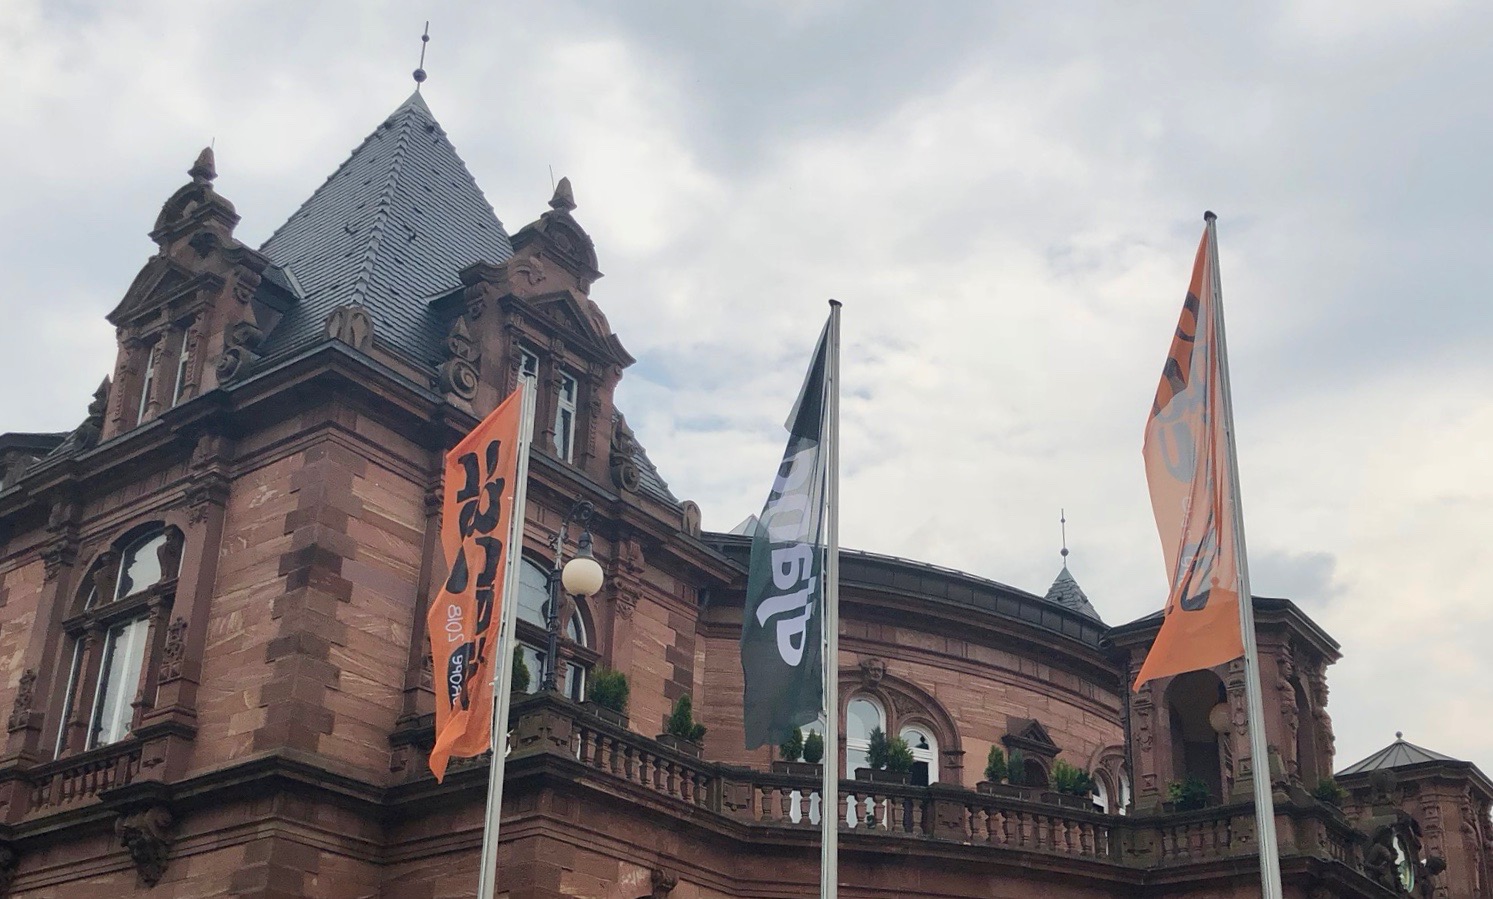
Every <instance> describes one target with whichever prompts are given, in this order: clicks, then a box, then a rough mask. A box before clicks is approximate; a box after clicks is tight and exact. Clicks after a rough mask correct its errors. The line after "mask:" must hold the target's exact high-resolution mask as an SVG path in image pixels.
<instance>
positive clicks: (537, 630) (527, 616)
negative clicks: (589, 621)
mask: <svg viewBox="0 0 1493 899" xmlns="http://www.w3.org/2000/svg"><path fill="white" fill-rule="evenodd" d="M518 582H519V590H518V612H517V618H518V626H517V628H516V631H517V636H518V645H517V647H515V650H514V651H515V652H517V653H519V654H520V655H521V656H522V658H523V660H524V664H525V665H526V666H528V669H529V689H528V692H530V693H536V692H538V691H539V688H540V686H541V685H542V684H543V681H544V666H545V663H546V661H547V659H546V656H545V647H546V646H547V645H548V642H549V640H548V638H549V591H548V589H547V586H546V585H547V584H548V582H549V580H548V577H547V575H546V574H545V571H544V569H543V568H541V567H539V566H538V565H536V564H535V563H534V562H531V561H529V560H528V559H525V560H524V562H523V567H522V568H521V569H520V570H519V578H518ZM562 608H563V606H562ZM560 634H561V636H562V637H563V638H564V639H563V641H562V645H561V647H560V659H559V664H560V667H559V669H558V670H557V672H556V673H557V677H556V678H555V680H556V683H557V685H558V686H559V688H560V690H561V691H562V692H563V693H565V695H566V696H567V697H569V698H570V699H573V700H575V701H576V702H582V701H583V700H585V698H586V679H587V677H588V676H589V672H590V671H591V669H592V668H593V667H595V665H596V662H597V661H598V660H599V656H598V655H597V653H596V650H594V649H593V648H592V647H591V640H590V635H589V634H588V633H587V630H586V620H585V617H584V616H583V615H582V614H581V610H580V609H579V608H575V609H574V610H573V611H572V612H571V613H570V618H569V620H567V621H566V622H565V624H564V626H563V627H562V628H561V630H560Z"/></svg>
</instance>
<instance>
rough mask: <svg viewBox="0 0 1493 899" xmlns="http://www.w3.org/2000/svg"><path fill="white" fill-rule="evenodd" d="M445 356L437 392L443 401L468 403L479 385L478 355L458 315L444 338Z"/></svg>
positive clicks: (463, 321)
mask: <svg viewBox="0 0 1493 899" xmlns="http://www.w3.org/2000/svg"><path fill="white" fill-rule="evenodd" d="M446 354H447V355H446V360H445V361H444V362H442V363H441V367H440V371H439V381H440V384H439V386H440V390H441V393H443V394H445V395H446V398H447V399H455V400H462V401H466V402H470V401H471V400H472V399H473V398H475V397H476V396H477V385H478V383H480V377H479V375H478V373H477V364H478V361H479V360H480V359H481V357H482V354H481V350H479V349H478V348H477V345H476V344H475V343H473V342H472V333H471V331H470V330H468V328H467V320H466V316H462V315H458V316H457V317H456V321H455V322H453V323H452V325H451V331H450V332H449V333H448V334H447V335H446Z"/></svg>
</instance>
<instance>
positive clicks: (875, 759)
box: [866, 727, 890, 771]
mask: <svg viewBox="0 0 1493 899" xmlns="http://www.w3.org/2000/svg"><path fill="white" fill-rule="evenodd" d="M889 750H890V747H889V746H888V745H887V739H886V731H884V730H882V729H881V728H879V727H873V728H871V739H870V740H869V741H868V742H867V746H866V764H867V765H868V766H869V767H870V768H871V770H872V771H883V770H885V769H886V765H887V761H888V760H889V759H888V752H889Z"/></svg>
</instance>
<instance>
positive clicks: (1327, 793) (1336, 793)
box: [1312, 777, 1348, 809]
mask: <svg viewBox="0 0 1493 899" xmlns="http://www.w3.org/2000/svg"><path fill="white" fill-rule="evenodd" d="M1312 798H1314V799H1316V800H1317V801H1318V802H1324V803H1326V804H1327V805H1330V806H1332V807H1333V808H1336V809H1341V808H1342V807H1343V802H1344V801H1346V800H1347V798H1348V791H1347V790H1345V789H1343V788H1342V786H1341V785H1339V784H1338V782H1337V781H1336V780H1333V779H1332V778H1330V777H1324V778H1322V779H1321V780H1319V781H1317V785H1316V786H1315V787H1313V788H1312Z"/></svg>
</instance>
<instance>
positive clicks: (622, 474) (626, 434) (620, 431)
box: [607, 415, 643, 491]
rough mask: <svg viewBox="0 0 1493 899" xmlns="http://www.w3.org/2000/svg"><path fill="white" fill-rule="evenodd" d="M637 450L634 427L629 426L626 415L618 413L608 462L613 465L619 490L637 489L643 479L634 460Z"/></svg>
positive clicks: (613, 478) (613, 477) (614, 476)
mask: <svg viewBox="0 0 1493 899" xmlns="http://www.w3.org/2000/svg"><path fill="white" fill-rule="evenodd" d="M637 450H638V441H637V438H636V437H634V436H633V433H632V428H629V427H628V426H627V419H626V418H625V417H624V416H621V415H618V416H617V420H616V421H614V422H613V423H612V445H611V450H610V452H609V453H608V455H607V462H608V464H609V465H610V467H611V473H612V483H613V484H615V485H616V486H617V488H618V489H619V490H627V491H635V490H637V489H638V485H639V484H641V483H642V481H643V475H642V472H640V471H639V470H638V463H637V462H635V461H634V460H633V457H634V455H635V454H636V453H637Z"/></svg>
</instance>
